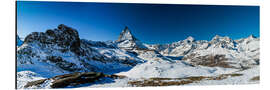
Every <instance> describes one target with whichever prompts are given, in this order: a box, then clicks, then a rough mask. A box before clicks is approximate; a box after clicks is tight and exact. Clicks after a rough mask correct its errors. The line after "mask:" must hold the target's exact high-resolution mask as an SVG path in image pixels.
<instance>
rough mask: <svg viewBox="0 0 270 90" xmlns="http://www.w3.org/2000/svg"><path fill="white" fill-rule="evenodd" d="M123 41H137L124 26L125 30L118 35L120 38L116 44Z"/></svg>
mask: <svg viewBox="0 0 270 90" xmlns="http://www.w3.org/2000/svg"><path fill="white" fill-rule="evenodd" d="M125 40H130V41H136V40H137V39H136V38H135V37H134V36H133V35H132V34H131V32H130V30H129V29H128V27H127V26H126V27H125V29H124V30H123V31H122V32H121V33H120V36H119V38H118V40H117V41H118V42H120V41H125Z"/></svg>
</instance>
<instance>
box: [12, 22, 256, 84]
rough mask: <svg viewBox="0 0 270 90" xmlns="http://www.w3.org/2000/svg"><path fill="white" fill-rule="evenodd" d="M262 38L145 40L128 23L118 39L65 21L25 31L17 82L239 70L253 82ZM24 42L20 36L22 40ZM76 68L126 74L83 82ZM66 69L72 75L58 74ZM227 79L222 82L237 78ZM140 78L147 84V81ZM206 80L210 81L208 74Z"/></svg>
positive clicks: (111, 80) (132, 78)
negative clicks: (89, 36) (86, 33)
mask: <svg viewBox="0 0 270 90" xmlns="http://www.w3.org/2000/svg"><path fill="white" fill-rule="evenodd" d="M17 38H18V37H17ZM17 40H20V39H17ZM259 41H260V40H259V38H257V37H254V36H253V35H251V36H249V37H247V38H241V39H238V40H233V39H231V38H230V37H227V36H225V37H223V36H218V35H216V36H214V37H213V38H212V40H210V41H207V40H196V39H195V38H193V37H191V36H190V37H187V38H186V39H184V40H180V41H177V42H173V43H170V44H145V43H143V42H141V41H140V40H139V39H138V38H136V37H135V35H133V34H132V33H131V30H130V29H129V28H128V27H125V28H124V30H123V31H122V32H121V33H120V35H119V38H118V39H117V40H115V41H92V40H86V39H80V37H79V33H78V31H77V30H76V29H74V28H71V27H68V26H66V25H63V24H60V25H59V26H58V27H57V28H55V29H48V30H46V31H45V32H33V33H31V34H29V35H27V36H26V38H25V39H24V41H23V43H22V44H21V45H17V72H18V74H17V76H18V77H17V79H18V81H17V83H18V84H17V87H18V88H54V84H55V83H56V82H58V81H59V82H60V81H62V80H64V81H65V79H66V78H69V79H72V81H74V82H70V83H69V84H65V85H60V87H61V88H62V87H78V86H81V84H85V83H91V85H90V87H96V86H97V87H98V86H99V85H101V86H122V87H126V86H132V85H130V83H129V82H130V81H132V82H133V83H132V84H134V83H135V81H138V80H141V79H149V78H155V79H156V78H159V79H160V78H161V79H163V78H167V79H171V78H174V79H176V78H187V77H190V78H191V77H196V78H198V76H203V77H207V78H205V79H211V78H212V77H217V76H222V75H228V74H229V75H235V74H237V75H239V78H238V79H235V80H239V82H238V83H240V84H241V83H253V82H250V81H249V80H243V77H245V78H247V79H250V78H253V77H255V76H256V77H258V75H259V73H257V71H258V70H259V65H260V63H259V62H260V58H259V55H260V52H259V51H260V50H259V49H260V47H259ZM20 42H21V41H17V44H19V43H20ZM256 70H257V71H256ZM76 72H80V73H82V76H84V74H86V76H87V75H88V74H87V73H89V72H92V73H94V74H93V75H94V76H95V74H98V73H102V75H101V76H102V78H104V75H109V76H110V75H112V76H113V75H120V76H125V78H121V79H120V78H118V79H115V78H105V79H102V80H103V81H102V80H97V81H96V80H94V81H93V82H84V79H85V78H81V77H80V75H81V74H78V73H77V74H76ZM251 72H256V73H251ZM70 73H73V74H70ZM74 73H75V74H74ZM83 73H84V74H83ZM239 73H241V76H240V74H239ZM103 74H104V75H103ZM66 75H67V76H69V75H71V77H64V78H54V77H62V76H66ZM72 75H74V76H72ZM91 75H92V74H91ZM91 75H90V76H91ZM77 76H78V77H77ZM74 77H77V78H74ZM86 78H88V77H86ZM89 78H92V76H91V77H89ZM99 78H101V77H98V79H99ZM226 78H227V77H226ZM245 78H244V79H245ZM77 79H78V80H82V83H81V82H77V81H76V80H77ZM228 79H230V78H228ZM38 80H39V81H38ZM85 80H86V79H85ZM108 80H109V81H108ZM149 80H152V79H149ZM149 80H144V81H149ZM177 80H180V79H177ZM190 80H193V79H190ZM201 80H204V79H201ZM201 80H199V81H196V83H200V81H201ZM220 80H223V79H220ZM226 80H227V79H224V81H222V82H224V83H228V84H230V83H233V82H229V81H230V80H229V81H226ZM41 81H42V82H41ZM159 81H160V80H159ZM231 81H234V80H231ZM39 82H40V83H39ZM138 82H140V83H141V84H145V83H144V82H143V81H138ZM149 82H152V81H149ZM153 82H154V81H153ZM179 82H181V83H180V84H179V83H178V84H166V85H182V82H183V81H179ZM194 82H195V81H192V82H190V83H189V84H194ZM202 82H203V81H202ZM205 82H207V83H209V82H208V81H207V80H206V81H205ZM211 82H214V81H211ZM72 83H76V85H73V84H72ZM93 83H96V84H93ZM97 83H98V84H97ZM137 84H138V83H136V84H135V85H137ZM147 85H152V84H150V83H147ZM155 85H156V84H155ZM56 86H58V85H56ZM138 86H145V85H138Z"/></svg>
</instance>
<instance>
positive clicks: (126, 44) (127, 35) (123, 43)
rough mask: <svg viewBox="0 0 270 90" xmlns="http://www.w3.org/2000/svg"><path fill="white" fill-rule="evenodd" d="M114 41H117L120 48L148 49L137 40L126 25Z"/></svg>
mask: <svg viewBox="0 0 270 90" xmlns="http://www.w3.org/2000/svg"><path fill="white" fill-rule="evenodd" d="M116 42H118V44H117V46H118V47H119V48H122V49H127V50H133V49H138V50H145V49H148V48H147V47H146V46H145V45H143V43H142V42H140V40H138V39H137V38H135V37H134V36H133V35H132V34H131V32H130V30H129V29H128V27H125V29H124V30H123V31H122V32H121V33H120V36H119V38H118V40H117V41H116Z"/></svg>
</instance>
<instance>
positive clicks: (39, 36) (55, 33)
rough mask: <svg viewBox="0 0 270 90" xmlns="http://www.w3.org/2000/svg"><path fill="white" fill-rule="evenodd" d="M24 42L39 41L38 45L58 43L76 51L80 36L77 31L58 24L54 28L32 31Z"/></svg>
mask: <svg viewBox="0 0 270 90" xmlns="http://www.w3.org/2000/svg"><path fill="white" fill-rule="evenodd" d="M24 42H25V43H40V44H38V45H43V46H46V45H58V46H60V47H64V48H69V49H70V50H71V51H73V52H76V53H77V52H78V50H79V49H78V48H79V47H80V38H79V34H78V31H77V30H75V29H73V28H71V27H68V26H66V25H64V24H60V25H59V26H58V27H57V28H56V29H48V30H47V31H46V32H32V33H31V34H29V35H27V36H26V38H25V40H24Z"/></svg>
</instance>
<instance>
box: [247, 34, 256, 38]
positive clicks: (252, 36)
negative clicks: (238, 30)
mask: <svg viewBox="0 0 270 90" xmlns="http://www.w3.org/2000/svg"><path fill="white" fill-rule="evenodd" d="M248 38H249V39H254V38H256V37H255V36H254V35H253V34H251V35H249V36H248Z"/></svg>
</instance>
